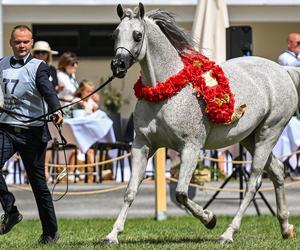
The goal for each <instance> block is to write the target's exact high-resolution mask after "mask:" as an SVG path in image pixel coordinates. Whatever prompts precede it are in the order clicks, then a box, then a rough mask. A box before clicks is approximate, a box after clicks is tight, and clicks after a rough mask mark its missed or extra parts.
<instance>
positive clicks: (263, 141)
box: [219, 127, 280, 244]
mask: <svg viewBox="0 0 300 250" xmlns="http://www.w3.org/2000/svg"><path fill="white" fill-rule="evenodd" d="M278 131H279V130H278ZM269 132H270V133H269ZM275 132H276V131H275V130H272V131H271V130H268V127H262V129H261V130H259V131H257V133H256V134H255V135H253V136H255V139H254V137H252V138H247V139H248V141H250V140H253V141H255V140H257V141H256V142H254V143H253V145H254V150H253V151H252V152H254V153H253V154H252V156H253V160H252V170H251V175H250V179H249V183H248V190H247V191H246V193H245V197H244V199H243V201H242V203H241V205H240V207H239V210H238V212H237V214H236V215H235V217H234V219H233V220H232V222H231V224H230V225H229V226H228V228H227V229H226V231H225V232H224V233H223V234H222V235H221V236H220V239H219V241H220V243H222V244H225V243H231V242H233V235H234V233H236V232H237V231H238V230H239V228H240V225H241V221H242V217H243V215H244V213H245V212H246V209H247V208H248V206H249V204H250V202H251V201H252V200H253V198H254V196H255V194H256V192H257V190H258V188H259V187H260V184H261V178H262V173H263V169H264V167H265V166H266V165H269V164H270V163H271V160H272V156H271V152H272V149H273V147H274V144H275V142H276V139H277V138H278V137H279V135H280V133H279V132H278V133H275ZM257 138H259V140H258V139H257ZM244 143H245V144H243V145H245V146H246V148H247V146H248V145H249V143H246V142H244ZM248 148H249V147H248ZM248 148H247V149H248ZM249 149H250V150H249V151H250V153H251V148H249Z"/></svg>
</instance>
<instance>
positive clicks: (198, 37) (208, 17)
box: [192, 0, 229, 63]
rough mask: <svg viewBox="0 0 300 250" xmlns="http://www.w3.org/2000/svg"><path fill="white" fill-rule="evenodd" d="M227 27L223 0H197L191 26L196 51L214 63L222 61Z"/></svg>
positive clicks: (227, 22)
mask: <svg viewBox="0 0 300 250" xmlns="http://www.w3.org/2000/svg"><path fill="white" fill-rule="evenodd" d="M227 27H229V18H228V12H227V5H226V3H225V2H224V0H198V5H197V8H196V12H195V17H194V22H193V28H192V38H193V39H194V41H195V42H196V43H197V45H196V47H195V49H196V50H197V51H199V52H201V53H202V54H204V55H205V56H207V57H208V58H209V59H210V60H213V61H215V62H216V63H221V62H224V61H225V60H226V28H227Z"/></svg>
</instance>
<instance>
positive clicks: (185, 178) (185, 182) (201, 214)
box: [176, 145, 216, 229]
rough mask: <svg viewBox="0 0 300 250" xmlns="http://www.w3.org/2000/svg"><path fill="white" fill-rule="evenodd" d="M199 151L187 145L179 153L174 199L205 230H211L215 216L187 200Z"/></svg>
mask: <svg viewBox="0 0 300 250" xmlns="http://www.w3.org/2000/svg"><path fill="white" fill-rule="evenodd" d="M199 149H200V147H197V146H195V145H189V146H186V147H185V148H184V149H183V151H182V152H181V165H180V172H179V179H178V184H177V188H176V199H177V201H178V202H179V203H181V204H182V205H184V206H185V207H186V208H187V209H188V210H189V211H190V212H191V213H192V214H193V215H194V216H195V217H196V218H198V219H199V220H200V221H201V222H202V223H203V224H204V225H205V226H206V227H207V228H209V229H213V228H214V227H215V225H216V217H215V215H214V214H213V213H212V212H211V211H209V210H203V208H202V207H201V206H199V205H198V204H197V203H195V202H194V201H192V200H190V199H189V198H188V188H189V183H190V181H191V178H192V175H193V172H194V170H195V167H196V165H197V160H198V153H199Z"/></svg>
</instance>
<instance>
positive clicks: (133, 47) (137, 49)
mask: <svg viewBox="0 0 300 250" xmlns="http://www.w3.org/2000/svg"><path fill="white" fill-rule="evenodd" d="M117 12H118V16H119V17H120V19H121V23H120V24H119V26H118V27H117V28H116V30H115V31H114V32H113V39H114V41H115V56H114V58H113V59H112V62H111V69H112V71H113V74H114V76H116V77H118V78H123V77H124V76H125V75H126V73H127V70H128V69H129V68H130V67H131V66H132V64H133V63H135V62H136V61H138V60H140V59H141V58H142V57H143V55H144V54H145V44H144V40H145V24H144V20H143V18H144V14H145V10H144V6H143V4H142V3H139V6H138V8H136V9H135V11H132V10H131V9H125V10H124V9H123V8H122V6H121V4H119V5H118V7H117Z"/></svg>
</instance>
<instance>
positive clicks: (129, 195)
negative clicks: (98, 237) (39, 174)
mask: <svg viewBox="0 0 300 250" xmlns="http://www.w3.org/2000/svg"><path fill="white" fill-rule="evenodd" d="M117 12H118V16H119V17H120V19H121V22H120V24H119V26H118V27H117V29H116V30H115V31H114V34H113V37H114V40H115V53H116V54H115V57H114V58H113V60H112V65H111V66H112V70H113V73H114V75H115V76H117V77H119V78H122V77H124V76H125V75H126V72H127V70H128V68H130V66H131V65H132V64H133V63H135V62H139V64H140V66H141V76H142V83H143V84H144V85H148V86H155V85H156V83H157V82H163V81H165V80H166V79H167V78H169V77H170V76H172V75H176V74H177V73H178V72H179V71H180V70H181V69H182V68H183V66H184V65H183V62H182V60H181V57H180V52H182V51H184V50H186V49H190V48H191V47H192V43H191V42H190V39H189V37H188V36H187V35H186V33H185V32H184V30H183V29H181V28H179V27H178V26H177V25H176V23H175V21H174V17H173V16H172V15H171V14H170V13H168V12H165V11H161V10H153V11H150V12H147V13H145V12H144V6H143V5H142V4H141V3H140V4H139V6H138V8H136V9H135V11H132V10H130V9H123V8H122V6H121V5H118V7H117ZM220 66H221V67H222V69H223V71H224V72H225V75H226V76H227V77H228V79H229V81H230V87H231V90H232V92H233V94H234V97H235V103H236V106H238V105H241V104H246V105H247V108H246V111H245V114H244V116H243V117H242V118H241V119H239V120H238V121H236V122H233V123H231V124H229V125H225V124H213V123H211V122H210V120H209V119H208V118H207V115H206V114H205V112H204V108H205V103H204V101H203V100H202V99H201V98H197V97H196V96H195V94H194V90H193V88H192V86H190V85H187V86H186V87H184V88H183V89H182V90H181V91H180V92H179V93H177V94H176V95H174V96H173V97H172V98H170V99H167V100H165V101H161V102H147V101H144V100H139V101H138V102H137V105H136V108H135V111H134V126H135V132H136V137H135V139H134V142H133V146H132V174H131V178H130V181H129V184H128V187H127V190H126V192H125V197H124V203H123V206H122V209H121V211H120V214H119V216H118V218H117V220H116V222H115V224H114V226H113V229H112V231H111V232H110V233H109V234H108V235H107V236H106V239H105V242H106V243H115V244H116V243H118V234H119V233H120V232H122V231H123V229H124V224H125V220H126V216H127V212H128V208H129V207H130V206H131V204H132V202H133V200H134V198H135V196H136V193H137V190H138V187H139V185H140V184H141V182H142V180H143V178H144V173H145V169H146V165H147V160H148V159H149V157H151V156H152V155H153V154H154V153H155V151H156V150H157V149H158V148H160V147H167V148H172V149H174V150H176V151H178V152H179V153H180V155H181V165H180V173H179V180H178V185H177V189H176V198H177V200H178V202H180V203H181V204H182V205H184V206H185V207H186V208H187V209H188V210H189V211H190V212H191V213H192V214H193V216H195V217H196V218H198V219H199V220H200V221H201V222H202V223H203V224H204V225H205V226H206V227H207V228H209V229H212V228H213V227H214V226H215V224H216V217H215V215H214V214H213V213H212V212H211V211H209V210H204V209H203V208H202V207H201V206H200V205H198V204H197V203H195V202H194V201H192V200H190V199H189V198H188V195H187V193H188V185H189V183H190V180H191V177H192V174H193V171H194V170H195V167H196V163H197V159H198V155H199V150H200V149H201V148H206V149H217V148H221V147H225V146H228V145H231V144H234V143H238V142H240V143H241V144H242V145H243V146H244V147H245V148H246V149H247V150H248V151H249V152H250V153H251V155H252V157H253V163H252V173H251V177H250V180H249V186H248V190H247V191H246V194H245V198H244V199H243V201H242V203H241V206H240V208H239V210H238V212H237V214H236V215H235V217H234V219H233V221H232V223H231V224H230V225H229V226H228V228H227V229H226V231H225V232H224V233H223V234H222V235H221V236H220V239H219V241H220V242H221V243H230V242H233V235H234V233H236V232H237V231H238V230H239V228H240V224H241V220H242V216H243V215H244V213H245V211H246V209H247V207H248V206H249V203H250V202H251V200H252V199H253V198H254V196H255V193H256V192H257V190H258V188H259V187H260V184H261V178H262V172H263V170H264V169H265V170H266V171H267V172H268V174H269V176H270V178H271V180H272V182H273V184H274V187H275V193H276V202H277V218H278V220H279V223H280V228H281V234H282V237H283V238H285V239H287V238H292V237H294V235H295V229H294V226H293V225H291V224H289V222H288V217H289V212H288V210H287V205H286V200H285V191H284V167H283V164H282V163H281V162H280V161H279V160H278V159H277V158H276V157H275V156H274V155H273V154H272V149H273V147H274V145H275V143H276V142H277V140H278V138H279V136H280V134H281V132H282V130H283V129H284V127H285V125H286V124H287V123H288V121H289V120H290V118H291V117H292V115H293V114H294V112H295V110H296V108H297V103H298V94H299V89H300V87H299V83H300V72H298V71H296V70H295V69H293V68H290V69H286V68H283V67H281V66H280V65H278V64H276V63H274V62H272V61H269V60H266V59H263V58H259V57H242V58H236V59H233V60H229V61H227V62H225V63H223V64H221V65H220Z"/></svg>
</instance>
